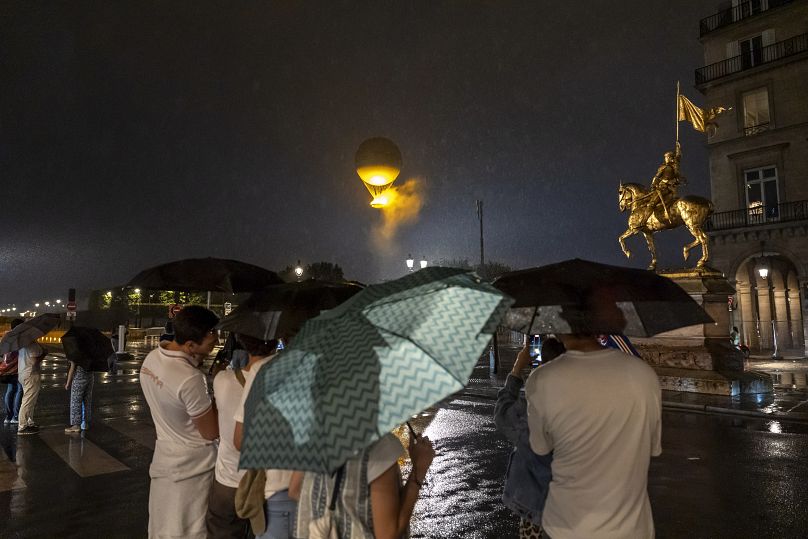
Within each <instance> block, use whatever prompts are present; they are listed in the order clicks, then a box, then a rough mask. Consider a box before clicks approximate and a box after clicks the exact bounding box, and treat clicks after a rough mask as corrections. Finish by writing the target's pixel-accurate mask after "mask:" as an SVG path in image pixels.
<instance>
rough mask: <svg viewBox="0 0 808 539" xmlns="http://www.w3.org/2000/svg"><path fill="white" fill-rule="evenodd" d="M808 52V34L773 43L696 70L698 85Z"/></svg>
mask: <svg viewBox="0 0 808 539" xmlns="http://www.w3.org/2000/svg"><path fill="white" fill-rule="evenodd" d="M805 51H808V34H800V35H798V36H794V37H792V38H790V39H785V40H783V41H778V42H777V43H772V44H771V45H767V46H765V47H761V48H760V49H755V50H752V51H749V52H747V53H746V54H739V55H738V56H733V57H732V58H727V59H726V60H721V61H720V62H716V63H714V64H710V65H707V66H704V67H700V68H698V69H697V70H696V85H699V84H704V83H706V82H710V81H711V80H715V79H719V78H721V77H726V76H727V75H732V74H733V73H739V72H741V71H744V70H746V69H751V68H753V67H757V66H759V65H763V64H768V63H770V62H774V61H776V60H780V59H781V58H786V57H788V56H793V55H795V54H799V53H801V52H805Z"/></svg>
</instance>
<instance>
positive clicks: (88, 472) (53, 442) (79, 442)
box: [39, 430, 129, 477]
mask: <svg viewBox="0 0 808 539" xmlns="http://www.w3.org/2000/svg"><path fill="white" fill-rule="evenodd" d="M39 437H40V438H41V439H42V441H44V442H45V443H46V444H48V447H50V448H51V449H52V450H53V451H54V452H55V453H56V454H57V455H59V457H60V458H61V459H62V460H63V461H65V462H66V463H67V465H68V466H70V467H71V468H73V471H74V472H76V473H77V474H78V475H79V476H81V477H92V476H94V475H103V474H108V473H114V472H122V471H126V470H129V467H128V466H126V465H125V464H123V463H122V462H120V461H119V460H118V459H116V458H114V457H112V456H111V455H110V454H108V453H107V452H106V451H104V450H103V449H101V448H100V447H98V446H97V445H95V444H94V443H92V442H91V441H90V440H87V439H86V438H84V437H83V436H82V435H81V434H69V435H68V434H65V433H64V432H62V431H58V430H43V431H40V433H39Z"/></svg>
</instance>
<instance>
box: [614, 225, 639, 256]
mask: <svg viewBox="0 0 808 539" xmlns="http://www.w3.org/2000/svg"><path fill="white" fill-rule="evenodd" d="M637 232H638V231H637V230H634V229H631V228H628V229H626V231H625V232H623V233H622V234H621V235H620V237H619V238H617V240H618V241H619V242H620V249H621V250H622V251H623V254H624V255H626V258H631V251H629V250H628V247H626V238H630V237H631V236H633V235H634V234H636V233H637Z"/></svg>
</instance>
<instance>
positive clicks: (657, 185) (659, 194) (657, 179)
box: [646, 140, 687, 222]
mask: <svg viewBox="0 0 808 539" xmlns="http://www.w3.org/2000/svg"><path fill="white" fill-rule="evenodd" d="M664 159H665V162H664V163H662V165H660V167H659V169H657V173H656V175H655V176H654V177H653V178H651V192H650V193H648V195H646V196H647V197H649V200H648V204H650V205H651V208H652V209H653V212H654V213H655V214H656V215H657V219H659V220H660V221H662V219H660V217H661V215H659V213H657V210H658V208H659V207H660V206H661V207H662V210H663V212H664V214H665V219H664V220H665V221H667V222H671V216H670V213H669V212H668V208H669V207H670V205H671V203H672V202H674V201H675V199H676V191H677V189H678V188H679V184H680V183H687V181H685V179H684V178H683V177H682V175H681V174H680V173H679V161H680V160H681V159H682V146H681V145H680V144H679V141H678V140H677V141H676V150H675V151H673V152H665V155H664Z"/></svg>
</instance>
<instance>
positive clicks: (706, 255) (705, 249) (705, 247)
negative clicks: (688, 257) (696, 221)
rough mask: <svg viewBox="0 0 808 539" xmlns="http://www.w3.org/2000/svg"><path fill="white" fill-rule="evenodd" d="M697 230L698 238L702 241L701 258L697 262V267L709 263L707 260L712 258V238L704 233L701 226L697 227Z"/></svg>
mask: <svg viewBox="0 0 808 539" xmlns="http://www.w3.org/2000/svg"><path fill="white" fill-rule="evenodd" d="M696 231H697V232H698V236H697V237H698V238H699V241H700V242H701V258H699V262H698V263H697V264H696V267H697V268H703V267H704V266H705V265H707V261H708V260H709V259H710V247H709V244H710V240H709V238H708V237H707V234H705V233H704V229H702V228H701V227H699V228H697V229H696Z"/></svg>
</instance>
